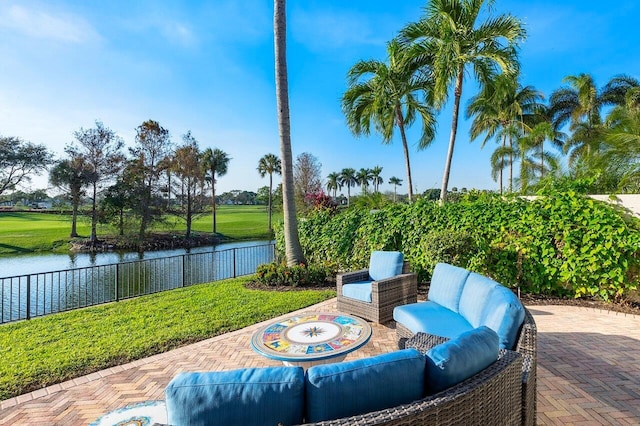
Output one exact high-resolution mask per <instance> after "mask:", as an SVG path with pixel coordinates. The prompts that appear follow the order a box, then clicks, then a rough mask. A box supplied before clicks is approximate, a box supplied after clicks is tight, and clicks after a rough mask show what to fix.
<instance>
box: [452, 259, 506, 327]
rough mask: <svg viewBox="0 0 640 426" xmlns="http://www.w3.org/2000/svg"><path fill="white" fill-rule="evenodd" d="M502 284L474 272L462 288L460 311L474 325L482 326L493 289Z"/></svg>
mask: <svg viewBox="0 0 640 426" xmlns="http://www.w3.org/2000/svg"><path fill="white" fill-rule="evenodd" d="M497 286H500V284H498V283H497V282H495V281H493V280H492V279H491V278H487V277H485V276H484V275H480V274H476V273H475V272H472V273H471V274H469V277H468V278H467V282H466V284H465V285H464V288H463V289H462V295H461V296H460V308H459V309H458V313H460V315H462V316H463V317H464V318H465V319H466V320H467V321H469V324H471V325H472V326H473V327H480V326H481V325H482V319H483V314H484V307H485V306H486V305H487V303H488V302H489V296H490V295H491V291H492V290H493V289H494V288H495V287H497Z"/></svg>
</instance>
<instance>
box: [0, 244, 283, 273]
mask: <svg viewBox="0 0 640 426" xmlns="http://www.w3.org/2000/svg"><path fill="white" fill-rule="evenodd" d="M269 243H272V241H242V242H234V243H224V244H218V245H216V246H203V247H195V248H190V249H171V250H158V251H147V252H142V253H139V252H107V253H72V252H69V253H65V254H53V253H46V254H26V255H19V256H11V257H0V278H5V277H14V276H17V275H26V274H37V273H41V272H51V271H62V270H65V269H74V268H84V267H87V266H98V265H108V264H111V263H124V262H130V261H133V260H143V259H156V258H160V257H170V256H178V255H182V254H188V253H209V252H213V251H222V250H228V249H232V248H240V247H251V246H256V245H262V244H269Z"/></svg>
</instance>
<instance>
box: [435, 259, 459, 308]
mask: <svg viewBox="0 0 640 426" xmlns="http://www.w3.org/2000/svg"><path fill="white" fill-rule="evenodd" d="M468 276H469V271H467V270H466V269H464V268H459V267H457V266H453V265H449V264H447V263H438V264H437V265H436V267H435V268H434V269H433V274H432V275H431V284H430V285H429V294H428V296H427V297H428V299H429V300H432V301H434V302H436V303H439V304H440V305H442V306H444V307H445V308H448V309H451V310H452V311H453V312H458V309H459V308H458V306H459V305H460V295H461V294H462V289H463V287H464V283H465V281H466V279H467V277H468Z"/></svg>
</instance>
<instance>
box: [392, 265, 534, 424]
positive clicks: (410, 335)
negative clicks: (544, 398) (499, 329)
mask: <svg viewBox="0 0 640 426" xmlns="http://www.w3.org/2000/svg"><path fill="white" fill-rule="evenodd" d="M447 267H448V268H449V267H450V265H447ZM454 268H455V267H454ZM457 269H461V268H457ZM434 276H435V274H434ZM436 279H437V277H436ZM430 290H431V288H430ZM522 309H523V310H524V319H523V322H522V324H521V325H520V327H519V329H518V331H517V335H516V338H515V343H514V345H513V347H508V348H507V349H510V350H513V351H516V352H517V353H519V354H521V355H522V424H524V425H534V424H535V423H536V405H537V397H536V376H537V327H536V323H535V321H534V319H533V316H532V315H531V312H529V310H528V309H526V308H525V307H524V306H522ZM396 335H397V340H398V348H399V349H403V348H405V347H408V344H409V342H413V341H415V340H416V339H418V340H420V342H421V347H422V348H423V349H429V348H431V347H433V346H435V345H438V344H440V343H443V342H446V341H447V340H449V338H447V337H442V336H437V335H434V334H429V333H424V332H418V333H414V332H413V331H411V330H410V329H409V328H408V327H406V326H405V325H404V324H402V322H396Z"/></svg>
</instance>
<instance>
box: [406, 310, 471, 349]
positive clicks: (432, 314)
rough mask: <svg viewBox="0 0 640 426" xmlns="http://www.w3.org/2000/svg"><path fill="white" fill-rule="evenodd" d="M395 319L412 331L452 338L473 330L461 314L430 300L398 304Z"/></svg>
mask: <svg viewBox="0 0 640 426" xmlns="http://www.w3.org/2000/svg"><path fill="white" fill-rule="evenodd" d="M393 319H394V320H395V321H396V322H399V323H400V324H402V325H404V326H405V327H407V328H408V329H409V330H411V332H412V333H418V332H420V331H421V332H423V333H429V334H434V335H436V336H442V337H448V338H450V339H452V338H454V337H457V336H458V335H459V334H460V333H464V332H465V331H469V330H473V327H472V326H471V324H469V322H468V321H467V320H465V319H464V318H463V317H462V316H461V315H459V314H457V313H455V312H453V311H451V310H449V309H447V308H445V307H444V306H440V305H439V304H438V303H435V302H432V301H430V300H429V301H427V302H418V303H410V304H408V305H402V306H396V307H395V308H394V309H393Z"/></svg>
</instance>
